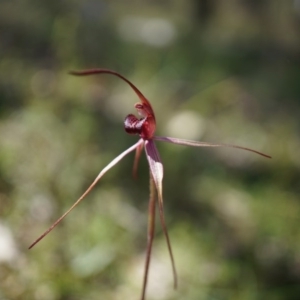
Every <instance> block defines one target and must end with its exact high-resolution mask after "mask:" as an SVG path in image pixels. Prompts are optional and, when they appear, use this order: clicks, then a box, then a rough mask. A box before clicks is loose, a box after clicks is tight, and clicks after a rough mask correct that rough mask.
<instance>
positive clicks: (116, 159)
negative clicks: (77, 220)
mask: <svg viewBox="0 0 300 300" xmlns="http://www.w3.org/2000/svg"><path fill="white" fill-rule="evenodd" d="M143 142H144V141H143V140H142V139H140V140H139V141H138V142H137V143H136V144H134V145H133V146H131V147H130V148H128V149H127V150H125V151H124V152H122V153H121V154H120V155H119V156H117V157H116V158H115V159H114V160H112V161H111V162H110V163H109V164H108V165H107V166H106V167H105V168H104V169H103V170H102V171H101V172H100V173H99V175H98V176H97V177H96V179H95V180H94V182H93V183H92V184H91V185H90V186H89V188H88V189H87V190H86V191H85V192H84V193H83V194H82V196H81V197H80V198H79V199H78V200H77V201H76V202H75V203H74V204H73V205H72V206H71V207H70V208H69V209H68V210H67V211H66V212H65V213H64V214H63V215H62V216H61V217H60V218H59V219H58V220H56V221H55V222H54V223H53V224H52V225H51V226H50V227H49V228H48V229H47V230H46V231H45V232H44V233H43V234H42V235H41V236H40V237H39V238H38V239H36V240H35V241H34V242H33V243H32V244H31V245H30V247H29V249H31V248H32V247H33V246H34V245H36V244H37V243H38V242H39V241H40V240H41V239H43V238H44V237H45V236H46V235H47V234H48V233H49V232H50V231H51V230H52V229H53V228H54V227H55V226H56V225H58V223H60V221H62V220H63V219H64V218H65V217H66V216H67V215H68V214H69V213H70V212H71V210H73V208H75V207H76V206H77V205H78V204H79V202H80V201H81V200H83V199H84V198H85V196H86V195H87V194H88V193H89V192H90V191H91V190H92V189H93V187H94V186H95V185H96V183H97V182H98V181H99V180H100V179H101V177H102V176H103V175H104V174H105V173H106V172H107V171H108V170H109V169H111V168H112V167H113V166H114V165H116V164H117V163H118V162H119V161H120V160H121V159H122V158H123V157H124V156H126V155H127V154H128V153H130V152H131V151H133V150H134V149H136V148H137V147H138V146H139V145H141V144H142V143H143Z"/></svg>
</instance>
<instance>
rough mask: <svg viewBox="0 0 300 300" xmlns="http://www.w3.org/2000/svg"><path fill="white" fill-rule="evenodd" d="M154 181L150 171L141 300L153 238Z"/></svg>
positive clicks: (143, 295) (144, 292) (144, 290)
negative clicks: (145, 251)
mask: <svg viewBox="0 0 300 300" xmlns="http://www.w3.org/2000/svg"><path fill="white" fill-rule="evenodd" d="M155 200H156V197H155V183H154V181H153V177H152V175H151V172H150V196H149V208H148V209H149V212H148V234H147V253H146V262H145V273H144V280H143V290H142V300H144V299H145V294H146V287H147V281H148V273H149V265H150V259H151V252H152V244H153V238H154V230H155V204H156V202H155Z"/></svg>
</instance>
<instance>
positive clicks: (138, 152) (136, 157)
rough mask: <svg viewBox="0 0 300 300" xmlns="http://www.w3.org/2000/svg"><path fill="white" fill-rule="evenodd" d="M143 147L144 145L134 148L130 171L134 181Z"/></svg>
mask: <svg viewBox="0 0 300 300" xmlns="http://www.w3.org/2000/svg"><path fill="white" fill-rule="evenodd" d="M143 147H144V144H141V145H139V146H138V147H137V148H136V151H135V157H134V163H133V169H132V175H133V178H134V179H136V178H137V170H138V166H139V160H140V157H141V153H142V151H143Z"/></svg>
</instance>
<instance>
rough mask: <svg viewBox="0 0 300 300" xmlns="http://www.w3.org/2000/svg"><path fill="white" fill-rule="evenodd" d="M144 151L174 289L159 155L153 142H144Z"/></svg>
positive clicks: (171, 254)
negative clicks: (156, 199) (152, 182)
mask: <svg viewBox="0 0 300 300" xmlns="http://www.w3.org/2000/svg"><path fill="white" fill-rule="evenodd" d="M145 150H146V155H147V159H148V162H149V166H150V171H151V175H152V177H153V181H154V183H155V187H156V190H157V196H158V207H159V217H160V222H161V226H162V229H163V232H164V235H165V238H166V241H167V246H168V250H169V254H170V258H171V263H172V269H173V276H174V288H176V287H177V272H176V268H175V261H174V257H173V252H172V247H171V242H170V238H169V234H168V230H167V226H166V222H165V217H164V203H163V196H162V180H163V173H164V172H163V165H162V162H161V159H160V157H159V153H158V151H157V149H156V146H155V144H154V141H153V140H146V141H145Z"/></svg>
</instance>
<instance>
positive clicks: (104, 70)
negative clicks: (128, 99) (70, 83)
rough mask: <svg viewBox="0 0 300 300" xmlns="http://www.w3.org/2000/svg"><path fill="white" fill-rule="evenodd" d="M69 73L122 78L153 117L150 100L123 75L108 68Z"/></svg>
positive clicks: (71, 72)
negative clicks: (107, 75) (109, 75)
mask: <svg viewBox="0 0 300 300" xmlns="http://www.w3.org/2000/svg"><path fill="white" fill-rule="evenodd" d="M69 74H71V75H75V76H86V75H94V74H111V75H115V76H117V77H119V78H121V79H122V80H124V81H125V82H127V83H128V84H129V85H130V86H131V88H132V89H133V90H134V91H135V92H136V94H137V95H138V97H139V98H140V100H141V102H142V103H143V104H145V106H146V108H147V110H148V113H149V114H151V115H153V117H154V112H153V109H152V106H151V104H150V102H149V101H148V100H147V99H146V97H145V96H144V95H143V94H142V92H141V91H140V90H139V89H138V88H137V87H136V86H135V85H134V84H133V83H131V82H130V81H129V80H128V79H126V78H125V77H124V76H123V75H121V74H119V73H118V72H115V71H112V70H108V69H89V70H82V71H70V72H69Z"/></svg>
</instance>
